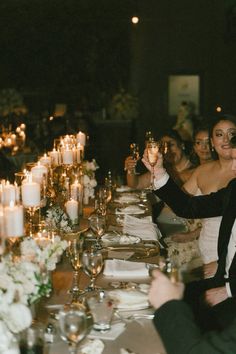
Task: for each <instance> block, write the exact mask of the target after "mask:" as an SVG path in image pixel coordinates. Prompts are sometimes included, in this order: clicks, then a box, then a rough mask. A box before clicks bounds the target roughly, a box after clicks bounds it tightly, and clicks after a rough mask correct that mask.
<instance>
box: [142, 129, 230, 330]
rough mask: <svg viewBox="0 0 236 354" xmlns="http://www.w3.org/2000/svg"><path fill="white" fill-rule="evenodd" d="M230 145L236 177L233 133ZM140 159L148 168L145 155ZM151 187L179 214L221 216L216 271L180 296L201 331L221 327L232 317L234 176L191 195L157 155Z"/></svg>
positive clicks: (228, 322) (186, 216)
mask: <svg viewBox="0 0 236 354" xmlns="http://www.w3.org/2000/svg"><path fill="white" fill-rule="evenodd" d="M230 144H231V147H232V150H231V156H232V169H233V171H235V177H236V136H234V137H233V138H231V140H230ZM143 162H144V164H145V166H146V167H147V168H148V169H149V170H151V166H150V164H149V163H148V160H147V158H146V157H145V155H144V158H143ZM154 186H155V188H154V189H155V193H156V194H157V195H158V197H160V198H161V200H164V201H165V202H166V203H167V204H168V205H169V206H170V207H171V208H172V209H173V211H174V212H175V213H176V214H177V215H179V216H182V217H185V218H189V219H191V218H199V219H201V218H209V217H214V216H220V215H222V222H221V226H220V231H219V238H218V267H217V271H216V273H215V275H214V277H212V278H210V279H204V280H202V281H198V282H193V283H190V284H188V285H187V286H186V290H185V295H184V297H185V300H186V301H187V302H188V303H189V304H190V305H191V306H192V308H193V310H194V313H195V317H196V320H197V321H198V323H199V324H200V326H201V328H202V329H203V330H206V329H212V328H216V329H221V328H224V327H225V326H227V325H228V324H230V323H231V322H232V321H233V319H234V318H235V317H236V255H235V251H236V222H235V217H236V178H234V179H233V180H232V181H231V182H230V183H229V184H228V186H227V187H226V188H223V189H221V190H219V191H218V192H216V193H211V194H209V195H204V196H199V197H192V196H190V195H188V194H186V193H184V192H183V191H182V190H181V189H180V188H178V186H177V185H176V184H175V183H174V182H173V180H171V178H169V176H168V174H167V173H166V171H165V169H164V168H163V165H162V157H161V155H160V157H159V159H158V163H157V164H156V165H155V167H154Z"/></svg>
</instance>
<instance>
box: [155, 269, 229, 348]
mask: <svg viewBox="0 0 236 354" xmlns="http://www.w3.org/2000/svg"><path fill="white" fill-rule="evenodd" d="M183 292H184V285H183V283H172V282H171V281H170V280H169V279H168V278H167V277H166V276H165V275H164V274H162V273H161V272H160V271H159V270H155V271H153V280H152V284H151V288H150V290H149V301H150V303H151V304H152V306H153V307H154V308H155V309H156V311H155V317H154V325H155V327H156V329H157V331H158V333H159V335H160V336H161V339H162V341H163V343H164V346H165V349H166V351H167V353H168V354H216V353H221V354H230V353H236V317H235V318H234V320H233V323H232V325H230V326H228V327H227V328H226V329H224V330H223V331H222V332H216V331H215V332H213V331H211V332H207V333H205V334H204V335H203V334H202V333H201V330H200V328H199V327H198V326H197V324H196V323H195V321H194V316H193V313H192V311H191V309H190V308H189V306H188V305H187V304H186V303H185V302H184V301H182V300H181V299H182V297H183Z"/></svg>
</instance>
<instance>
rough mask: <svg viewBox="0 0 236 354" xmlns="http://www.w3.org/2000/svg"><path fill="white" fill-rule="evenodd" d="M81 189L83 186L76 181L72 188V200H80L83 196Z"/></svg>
mask: <svg viewBox="0 0 236 354" xmlns="http://www.w3.org/2000/svg"><path fill="white" fill-rule="evenodd" d="M81 189H82V186H81V184H80V183H79V182H78V181H75V182H74V183H73V184H72V185H71V186H70V194H71V198H72V199H74V200H78V199H79V197H80V194H81Z"/></svg>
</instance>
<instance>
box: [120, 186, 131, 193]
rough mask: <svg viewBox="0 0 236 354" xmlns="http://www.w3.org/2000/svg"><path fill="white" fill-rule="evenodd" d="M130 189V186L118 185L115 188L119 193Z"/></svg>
mask: <svg viewBox="0 0 236 354" xmlns="http://www.w3.org/2000/svg"><path fill="white" fill-rule="evenodd" d="M131 190H132V188H130V187H129V186H120V187H117V188H116V191H117V192H119V193H122V192H128V191H131Z"/></svg>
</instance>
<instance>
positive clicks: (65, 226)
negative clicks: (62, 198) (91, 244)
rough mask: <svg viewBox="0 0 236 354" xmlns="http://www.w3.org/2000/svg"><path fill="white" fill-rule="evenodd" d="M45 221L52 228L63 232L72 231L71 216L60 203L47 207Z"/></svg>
mask: <svg viewBox="0 0 236 354" xmlns="http://www.w3.org/2000/svg"><path fill="white" fill-rule="evenodd" d="M45 222H46V224H47V225H48V227H49V228H51V229H55V230H60V231H62V232H71V231H72V222H71V220H70V218H69V216H68V215H67V214H66V212H65V211H64V210H63V209H62V208H61V207H60V205H58V204H55V205H52V206H50V207H49V208H48V209H47V211H46V219H45Z"/></svg>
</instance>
